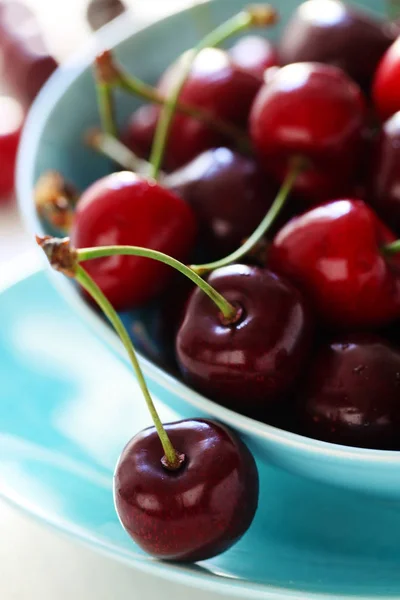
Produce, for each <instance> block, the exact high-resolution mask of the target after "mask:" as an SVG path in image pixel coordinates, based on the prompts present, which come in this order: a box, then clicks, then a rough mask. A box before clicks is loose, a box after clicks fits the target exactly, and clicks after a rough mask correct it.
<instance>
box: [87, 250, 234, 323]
mask: <svg viewBox="0 0 400 600" xmlns="http://www.w3.org/2000/svg"><path fill="white" fill-rule="evenodd" d="M76 256H77V260H78V262H79V263H81V262H84V261H86V260H92V259H94V258H104V257H106V256H143V257H144V258H151V259H153V260H157V261H159V262H162V263H164V264H166V265H169V266H170V267H173V268H174V269H176V270H177V271H179V272H180V273H182V274H183V275H185V276H186V277H188V279H190V280H191V281H193V283H195V284H196V285H197V286H198V287H199V288H200V289H201V290H202V291H203V292H204V293H205V294H207V296H208V297H209V298H210V299H211V300H212V301H213V302H214V303H215V304H216V305H217V307H218V308H219V310H220V311H221V313H222V315H223V316H224V318H225V319H226V320H227V321H229V320H232V319H235V318H236V316H237V309H236V308H235V307H234V306H233V305H232V304H230V302H228V301H227V300H225V298H224V297H223V296H221V294H220V293H219V292H217V290H215V289H214V288H213V287H212V286H211V285H210V284H209V283H207V282H206V281H204V279H202V278H201V277H200V276H199V275H197V273H195V272H194V271H192V269H191V268H190V267H187V266H186V265H184V264H183V263H181V262H180V261H179V260H176V258H172V257H171V256H168V255H167V254H164V253H163V252H158V251H157V250H150V249H149V248H140V247H139V246H98V247H96V248H84V249H81V250H76Z"/></svg>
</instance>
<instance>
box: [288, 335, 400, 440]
mask: <svg viewBox="0 0 400 600" xmlns="http://www.w3.org/2000/svg"><path fill="white" fill-rule="evenodd" d="M399 392H400V352H399V350H397V349H396V348H394V347H393V346H391V345H390V344H389V343H388V342H387V341H386V340H385V339H383V338H380V337H378V336H375V335H371V334H357V335H354V334H353V335H346V336H344V337H338V338H336V339H334V340H333V341H331V342H330V343H328V344H325V345H323V346H321V347H320V348H319V349H318V353H317V354H316V356H315V359H314V361H313V362H312V363H311V368H310V370H309V373H308V377H307V379H306V381H305V383H304V386H303V389H302V390H301V392H300V394H299V399H298V406H297V410H298V423H299V424H300V426H301V427H302V432H303V433H305V434H306V435H309V436H311V437H315V438H318V439H321V440H324V441H327V442H334V443H336V444H346V445H349V446H361V447H365V448H380V449H398V448H400V439H399V431H400V393H399Z"/></svg>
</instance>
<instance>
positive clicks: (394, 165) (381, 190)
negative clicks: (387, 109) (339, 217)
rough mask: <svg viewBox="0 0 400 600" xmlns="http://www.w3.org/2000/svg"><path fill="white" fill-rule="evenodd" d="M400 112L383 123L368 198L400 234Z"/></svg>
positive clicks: (374, 154)
mask: <svg viewBox="0 0 400 600" xmlns="http://www.w3.org/2000/svg"><path fill="white" fill-rule="evenodd" d="M399 165H400V112H397V113H395V114H394V115H393V116H392V117H391V118H390V119H389V120H388V121H386V123H384V124H383V126H382V129H381V132H380V136H379V139H378V141H377V143H376V147H375V151H374V152H373V155H372V161H371V168H370V177H369V185H368V201H369V203H370V204H372V206H373V207H374V208H375V210H376V211H377V213H378V214H379V215H380V216H381V217H382V219H383V220H384V221H385V222H386V223H387V224H388V225H390V227H391V229H393V230H394V231H395V232H396V233H397V234H398V235H400V169H399Z"/></svg>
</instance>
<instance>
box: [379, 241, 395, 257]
mask: <svg viewBox="0 0 400 600" xmlns="http://www.w3.org/2000/svg"><path fill="white" fill-rule="evenodd" d="M381 250H382V253H383V254H384V255H385V256H393V255H394V254H398V253H399V252H400V240H396V241H395V242H392V243H391V244H386V246H383V247H382V248H381Z"/></svg>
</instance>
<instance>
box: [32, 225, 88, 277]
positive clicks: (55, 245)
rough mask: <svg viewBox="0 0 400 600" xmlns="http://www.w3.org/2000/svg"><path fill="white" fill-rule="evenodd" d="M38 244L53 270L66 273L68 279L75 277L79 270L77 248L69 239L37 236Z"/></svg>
mask: <svg viewBox="0 0 400 600" xmlns="http://www.w3.org/2000/svg"><path fill="white" fill-rule="evenodd" d="M36 242H37V244H38V245H39V246H40V247H41V249H42V250H43V252H44V253H45V255H46V257H47V260H48V261H49V263H50V264H51V266H52V267H53V269H55V270H56V271H60V272H61V273H64V275H67V277H75V275H76V270H77V268H78V260H77V258H78V255H77V251H76V250H75V248H72V247H71V242H70V239H69V237H65V238H55V237H52V236H51V235H45V236H43V237H41V236H39V235H37V236H36Z"/></svg>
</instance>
